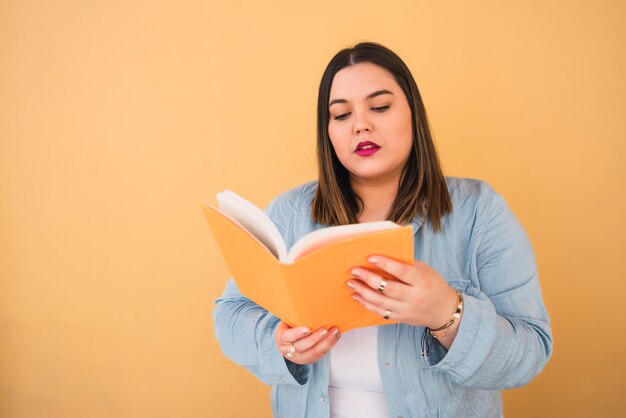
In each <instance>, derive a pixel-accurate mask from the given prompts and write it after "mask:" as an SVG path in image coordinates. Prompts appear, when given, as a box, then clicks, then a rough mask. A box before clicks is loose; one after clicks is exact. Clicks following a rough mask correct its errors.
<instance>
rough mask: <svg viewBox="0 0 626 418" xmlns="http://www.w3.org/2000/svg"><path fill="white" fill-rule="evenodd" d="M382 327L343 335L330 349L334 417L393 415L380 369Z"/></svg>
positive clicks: (353, 417) (379, 416)
mask: <svg viewBox="0 0 626 418" xmlns="http://www.w3.org/2000/svg"><path fill="white" fill-rule="evenodd" d="M377 338H378V327H367V328H358V329H354V330H351V331H348V332H346V333H344V334H342V336H341V339H340V340H339V341H338V342H337V344H336V345H335V346H334V347H333V349H332V350H331V351H330V355H329V359H330V385H329V388H328V397H329V401H330V416H331V418H384V417H389V412H388V411H387V402H386V401H385V395H384V392H385V390H384V388H383V382H382V380H381V377H380V371H379V369H378V342H377Z"/></svg>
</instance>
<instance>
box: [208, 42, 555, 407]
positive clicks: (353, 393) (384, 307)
mask: <svg viewBox="0 0 626 418" xmlns="http://www.w3.org/2000/svg"><path fill="white" fill-rule="evenodd" d="M317 149H318V163H319V180H318V181H316V182H310V183H307V184H304V185H302V186H299V187H297V188H295V189H293V190H291V191H289V192H287V193H284V194H282V195H280V196H278V197H277V198H276V199H274V201H272V203H270V205H269V206H268V208H267V213H268V215H269V216H270V217H271V218H272V220H273V221H274V222H275V223H276V224H277V226H278V228H279V230H280V231H281V233H282V235H283V236H284V238H285V241H286V242H287V244H288V246H290V245H291V244H293V242H294V241H295V240H297V239H298V238H299V237H301V236H303V235H304V234H306V233H309V232H311V231H312V230H315V229H319V228H322V227H325V226H329V225H338V224H349V223H356V222H371V221H379V220H392V221H394V222H396V223H399V224H410V225H413V230H414V244H415V257H414V258H415V260H416V261H415V263H414V264H412V265H408V264H402V263H399V262H396V261H394V260H391V259H388V258H386V257H384V256H383V255H378V254H375V255H373V257H371V258H370V260H369V261H370V263H371V264H372V265H376V266H378V267H379V268H382V269H383V270H385V271H386V272H388V273H389V274H390V275H392V276H393V277H394V278H395V279H396V280H383V279H382V278H381V277H379V276H377V275H376V274H374V273H373V271H372V270H371V269H367V268H355V269H354V270H353V271H352V272H351V273H352V275H353V277H352V278H351V279H349V280H348V281H347V283H346V285H347V286H349V287H351V288H352V289H353V291H354V293H353V299H354V300H355V302H354V303H359V304H361V305H362V306H363V312H364V315H365V314H367V311H370V312H373V313H374V314H376V315H380V316H382V317H384V318H386V319H393V320H394V321H396V322H398V323H397V324H390V325H386V326H381V327H369V328H362V329H357V330H353V331H349V332H347V333H345V335H342V334H341V333H340V331H339V330H338V329H336V328H334V327H333V328H330V329H320V330H310V329H308V328H306V327H293V328H290V327H288V326H287V325H286V324H284V323H282V322H281V321H280V319H279V318H276V317H275V316H273V315H272V314H271V313H269V312H267V311H265V310H264V309H262V308H261V307H259V306H258V305H256V304H255V303H254V302H252V301H250V300H248V299H246V298H245V297H244V296H242V295H241V294H240V293H239V291H238V290H237V287H236V284H235V282H234V281H233V280H231V281H230V282H229V283H228V285H227V288H226V290H225V292H224V294H223V295H222V296H221V297H220V298H219V299H218V300H217V302H216V307H215V310H214V318H215V332H216V335H217V338H218V340H219V341H220V344H221V346H222V349H223V351H224V353H225V354H226V355H228V356H229V357H231V358H232V359H233V360H234V361H235V362H237V363H238V364H240V365H242V366H244V367H246V368H248V369H249V370H250V371H251V372H252V373H254V374H255V375H256V376H257V377H258V378H259V379H261V380H262V381H263V382H265V383H266V384H269V385H272V386H273V389H272V407H273V411H274V415H275V416H279V417H289V418H293V417H328V416H331V417H337V418H339V417H385V416H389V417H426V416H441V417H481V418H485V417H499V416H502V401H501V396H500V392H499V390H500V389H504V388H510V387H516V386H521V385H524V384H526V383H528V382H529V381H530V380H531V379H532V378H533V377H534V376H535V375H537V373H539V372H540V371H541V370H542V368H543V366H544V365H545V363H546V362H547V360H548V358H549V357H550V355H551V352H552V337H551V331H550V322H549V318H548V315H547V312H546V310H545V307H544V304H543V301H542V298H541V290H540V288H539V281H538V278H537V270H536V266H535V261H534V255H533V252H532V249H531V247H530V244H529V242H528V239H527V237H526V234H525V233H524V231H523V229H522V227H521V226H520V224H519V223H518V221H517V220H516V219H515V217H514V215H513V214H512V213H511V211H510V209H509V208H508V207H507V205H506V204H505V202H504V201H503V199H502V198H501V197H500V196H499V195H498V194H497V193H496V192H495V191H494V190H493V189H491V188H490V187H489V186H488V185H487V184H485V183H483V182H481V181H478V180H469V179H458V178H445V177H444V176H443V174H442V172H441V169H440V166H439V161H438V158H437V154H436V151H435V147H434V144H433V141H432V138H431V135H430V131H429V128H428V122H427V118H426V112H425V109H424V106H423V103H422V100H421V97H420V94H419V91H418V89H417V86H416V84H415V81H414V79H413V77H412V75H411V73H410V71H409V70H408V68H407V67H406V65H405V64H404V62H403V61H402V60H401V59H400V58H399V57H398V56H397V55H396V54H394V53H393V52H392V51H390V50H388V49H387V48H385V47H383V46H381V45H378V44H374V43H361V44H358V45H356V46H355V47H354V48H349V49H344V50H342V51H340V52H339V53H337V55H335V57H333V59H332V60H331V61H330V63H329V64H328V66H327V68H326V70H325V72H324V75H323V77H322V81H321V84H320V89H319V96H318V142H317Z"/></svg>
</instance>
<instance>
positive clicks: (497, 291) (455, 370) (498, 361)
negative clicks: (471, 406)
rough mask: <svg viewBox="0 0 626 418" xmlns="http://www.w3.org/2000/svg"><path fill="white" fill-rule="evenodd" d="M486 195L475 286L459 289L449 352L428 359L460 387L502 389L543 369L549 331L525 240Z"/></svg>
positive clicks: (500, 203) (495, 199)
mask: <svg viewBox="0 0 626 418" xmlns="http://www.w3.org/2000/svg"><path fill="white" fill-rule="evenodd" d="M491 193H492V203H491V205H490V207H489V209H487V212H488V214H487V216H486V219H485V221H484V222H482V228H481V230H479V231H476V237H477V238H476V242H477V244H476V245H475V248H473V249H472V250H473V251H475V254H476V255H475V260H476V262H475V265H474V266H473V268H474V269H475V271H476V276H477V278H478V283H477V286H472V287H469V288H468V289H464V290H463V293H464V294H465V297H464V299H465V307H464V312H463V316H462V319H461V323H460V325H459V328H458V330H457V335H456V338H455V339H454V342H453V343H452V346H451V347H450V350H449V351H448V352H447V353H445V352H443V353H441V352H440V356H439V357H437V356H436V355H435V356H431V359H430V361H431V368H432V370H436V371H439V372H442V373H447V374H448V375H450V377H451V378H452V379H453V380H454V381H455V382H456V383H458V384H461V385H463V386H468V387H475V388H483V389H505V388H511V387H517V386H521V385H524V384H527V383H528V382H529V381H530V380H531V379H532V378H533V377H534V376H536V375H537V374H538V373H539V372H540V371H541V370H542V369H543V367H544V365H545V364H546V362H547V361H548V359H549V358H550V355H551V354H552V335H551V330H550V319H549V317H548V314H547V312H546V309H545V307H544V304H543V300H542V298H541V289H540V287H539V280H538V277H537V268H536V265H535V259H534V254H533V251H532V248H531V246H530V242H529V241H528V238H527V236H526V233H525V232H524V230H523V228H522V227H521V225H520V224H519V222H518V221H517V219H516V218H515V216H514V215H513V213H512V212H511V210H510V209H509V208H508V206H507V205H506V203H505V202H504V200H503V199H502V198H501V197H500V196H499V195H497V194H496V193H495V192H494V191H493V190H492V191H491ZM441 357H443V358H441Z"/></svg>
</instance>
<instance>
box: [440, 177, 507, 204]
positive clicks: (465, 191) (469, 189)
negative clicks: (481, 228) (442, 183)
mask: <svg viewBox="0 0 626 418" xmlns="http://www.w3.org/2000/svg"><path fill="white" fill-rule="evenodd" d="M446 183H447V185H448V192H449V193H450V200H451V201H452V210H453V211H458V210H462V209H474V210H476V209H478V210H479V211H480V209H484V208H486V207H489V206H490V205H491V204H492V203H493V201H494V199H495V198H496V197H497V196H498V193H497V192H496V191H495V190H494V189H493V187H491V186H490V185H489V184H488V183H487V182H486V181H483V180H479V179H472V178H461V177H446ZM474 210H473V211H474Z"/></svg>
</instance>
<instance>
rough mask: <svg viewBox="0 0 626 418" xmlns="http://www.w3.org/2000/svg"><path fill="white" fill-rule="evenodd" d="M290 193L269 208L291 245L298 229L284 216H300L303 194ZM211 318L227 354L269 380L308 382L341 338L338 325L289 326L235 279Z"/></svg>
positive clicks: (219, 301) (269, 214)
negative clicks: (241, 288)
mask: <svg viewBox="0 0 626 418" xmlns="http://www.w3.org/2000/svg"><path fill="white" fill-rule="evenodd" d="M287 196H288V198H282V199H281V198H277V199H275V200H274V201H273V202H272V203H270V205H269V206H268V207H267V209H266V212H267V214H268V216H269V217H270V218H271V219H272V221H273V222H274V223H275V224H276V226H277V227H278V229H279V231H280V233H281V235H282V236H283V238H284V239H285V242H286V243H287V246H289V245H290V243H292V242H293V239H292V238H293V237H292V236H293V235H294V228H293V227H292V226H290V227H285V226H284V225H283V223H282V222H281V221H282V220H293V219H294V217H295V216H299V214H298V213H297V209H296V208H295V207H294V205H293V201H296V202H297V201H299V199H301V197H300V196H299V195H295V196H294V194H293V193H292V194H291V195H287ZM213 317H214V324H215V335H216V337H217V339H218V341H219V343H220V346H221V348H222V351H223V352H224V354H225V355H226V356H228V357H229V358H231V359H232V360H233V361H235V362H236V363H237V364H239V365H240V366H243V367H246V368H247V369H248V370H250V371H251V372H252V373H253V374H254V375H255V376H257V377H258V378H259V379H260V380H261V381H263V382H264V383H266V384H268V385H275V384H292V385H298V384H304V383H306V382H307V380H308V376H309V372H310V366H309V364H311V363H314V362H316V361H317V360H319V359H320V358H322V357H323V356H324V355H326V353H327V352H328V351H329V350H330V349H331V348H332V347H333V346H334V344H335V343H336V342H337V340H338V339H339V337H340V333H339V330H337V329H336V328H335V327H333V328H330V329H328V330H326V329H320V330H316V331H315V332H311V330H309V329H308V328H306V327H294V328H289V327H288V326H287V325H286V324H284V323H282V322H281V321H280V319H279V318H277V317H276V316H274V315H272V314H271V313H270V312H268V311H266V310H265V309H263V308H262V307H261V306H259V305H257V304H256V303H254V302H253V301H251V300H250V299H248V298H246V297H244V296H243V295H242V294H241V293H240V292H239V289H238V288H237V285H236V284H235V281H234V280H233V279H231V280H230V281H229V282H228V284H227V286H226V290H225V291H224V293H223V294H222V296H221V297H220V298H218V299H217V300H216V302H215V309H214V310H213Z"/></svg>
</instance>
